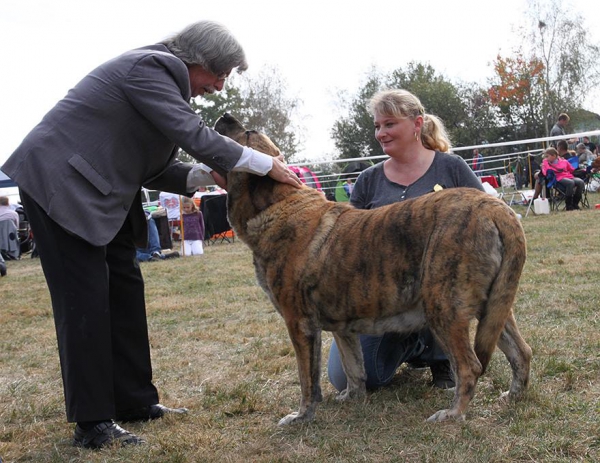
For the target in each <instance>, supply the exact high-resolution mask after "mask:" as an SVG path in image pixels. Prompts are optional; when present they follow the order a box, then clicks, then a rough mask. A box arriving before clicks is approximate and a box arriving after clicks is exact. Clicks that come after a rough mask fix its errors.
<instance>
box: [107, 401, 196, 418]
mask: <svg viewBox="0 0 600 463" xmlns="http://www.w3.org/2000/svg"><path fill="white" fill-rule="evenodd" d="M187 412H188V409H187V408H169V407H165V406H164V405H161V404H154V405H150V406H148V407H141V408H133V409H131V410H125V411H122V412H118V413H117V418H116V419H117V421H122V422H124V423H128V422H132V421H149V420H156V419H157V418H162V417H163V416H165V415H183V414H184V413H187Z"/></svg>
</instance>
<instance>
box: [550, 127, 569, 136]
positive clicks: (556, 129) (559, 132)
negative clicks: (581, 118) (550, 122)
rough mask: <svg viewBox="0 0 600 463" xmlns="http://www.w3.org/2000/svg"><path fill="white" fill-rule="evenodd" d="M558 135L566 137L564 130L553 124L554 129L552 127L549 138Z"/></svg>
mask: <svg viewBox="0 0 600 463" xmlns="http://www.w3.org/2000/svg"><path fill="white" fill-rule="evenodd" d="M559 135H566V134H565V129H564V128H562V127H561V126H560V125H558V124H554V127H552V130H550V136H551V137H558V136H559Z"/></svg>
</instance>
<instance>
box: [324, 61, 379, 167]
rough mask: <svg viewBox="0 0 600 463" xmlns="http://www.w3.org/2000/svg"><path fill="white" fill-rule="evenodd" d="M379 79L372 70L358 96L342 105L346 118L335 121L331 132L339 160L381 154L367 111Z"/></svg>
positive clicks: (377, 87)
mask: <svg viewBox="0 0 600 463" xmlns="http://www.w3.org/2000/svg"><path fill="white" fill-rule="evenodd" d="M381 79H382V77H381V75H380V74H379V73H378V72H377V70H375V69H372V70H371V72H370V74H369V75H368V76H367V81H366V82H365V84H364V85H363V86H362V88H360V89H359V91H358V94H357V95H356V96H355V97H354V98H353V99H352V101H350V102H349V103H344V106H346V107H347V111H348V116H347V117H343V118H341V119H339V120H338V121H336V122H335V123H334V125H333V129H332V131H331V136H332V138H333V140H334V144H335V147H336V149H337V150H338V152H339V153H340V155H339V158H340V159H352V158H358V157H364V156H375V155H380V154H383V152H382V151H381V147H380V146H379V143H378V142H377V140H375V137H374V136H373V134H374V130H375V129H374V126H373V117H372V116H371V115H370V114H369V112H368V110H367V103H368V101H369V99H370V98H371V97H372V96H373V95H374V94H375V92H377V91H378V90H379V89H380V87H381V81H382V80H381Z"/></svg>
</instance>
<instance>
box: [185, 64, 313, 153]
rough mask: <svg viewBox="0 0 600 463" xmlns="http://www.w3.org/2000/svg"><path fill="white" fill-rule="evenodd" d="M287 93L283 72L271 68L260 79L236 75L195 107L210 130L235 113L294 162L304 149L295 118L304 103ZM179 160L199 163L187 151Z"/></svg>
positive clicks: (263, 72)
mask: <svg viewBox="0 0 600 463" xmlns="http://www.w3.org/2000/svg"><path fill="white" fill-rule="evenodd" d="M286 92H287V84H286V82H285V81H284V80H283V78H282V77H281V76H280V74H279V72H278V71H277V70H276V69H275V68H267V69H263V70H262V71H261V72H260V73H259V74H258V76H257V77H256V78H251V77H247V76H246V75H232V76H231V78H230V79H228V80H227V81H226V85H225V88H224V89H223V90H222V91H221V92H217V93H214V94H212V95H205V96H203V97H198V98H195V99H193V100H192V101H191V107H192V109H193V110H194V111H195V112H196V113H197V114H199V115H200V116H201V117H202V119H203V121H204V122H205V124H206V125H207V126H209V127H213V126H214V124H215V122H216V121H217V119H218V118H219V117H221V115H223V113H225V112H228V113H230V114H232V115H233V116H235V117H236V118H237V119H239V120H240V122H241V123H242V124H244V125H245V126H246V127H248V129H252V130H258V131H261V132H264V133H265V134H267V135H268V136H269V138H271V140H273V143H275V144H276V145H277V146H278V147H279V149H280V150H281V152H282V153H283V154H284V156H285V157H286V159H287V160H288V161H290V160H291V159H292V158H293V156H294V154H296V153H297V152H298V150H299V147H300V141H299V136H298V134H299V133H301V128H300V127H297V126H296V125H295V124H294V122H293V118H294V116H295V115H296V113H297V111H298V109H299V107H300V105H301V100H300V99H298V98H294V97H289V96H287V95H286ZM178 157H179V159H181V160H182V161H187V162H195V160H194V159H193V158H192V157H191V156H189V155H188V154H187V153H185V152H184V151H180V152H179V155H178Z"/></svg>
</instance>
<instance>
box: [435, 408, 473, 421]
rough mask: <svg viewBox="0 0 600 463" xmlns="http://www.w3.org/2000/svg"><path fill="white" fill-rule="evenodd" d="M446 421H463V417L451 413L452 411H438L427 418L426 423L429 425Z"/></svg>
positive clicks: (459, 414) (460, 414)
mask: <svg viewBox="0 0 600 463" xmlns="http://www.w3.org/2000/svg"><path fill="white" fill-rule="evenodd" d="M448 420H456V421H464V420H465V415H463V414H462V413H457V412H453V411H452V410H440V411H438V412H435V413H434V414H433V415H431V416H430V417H429V418H427V421H428V422H430V423H439V422H441V421H448Z"/></svg>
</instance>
